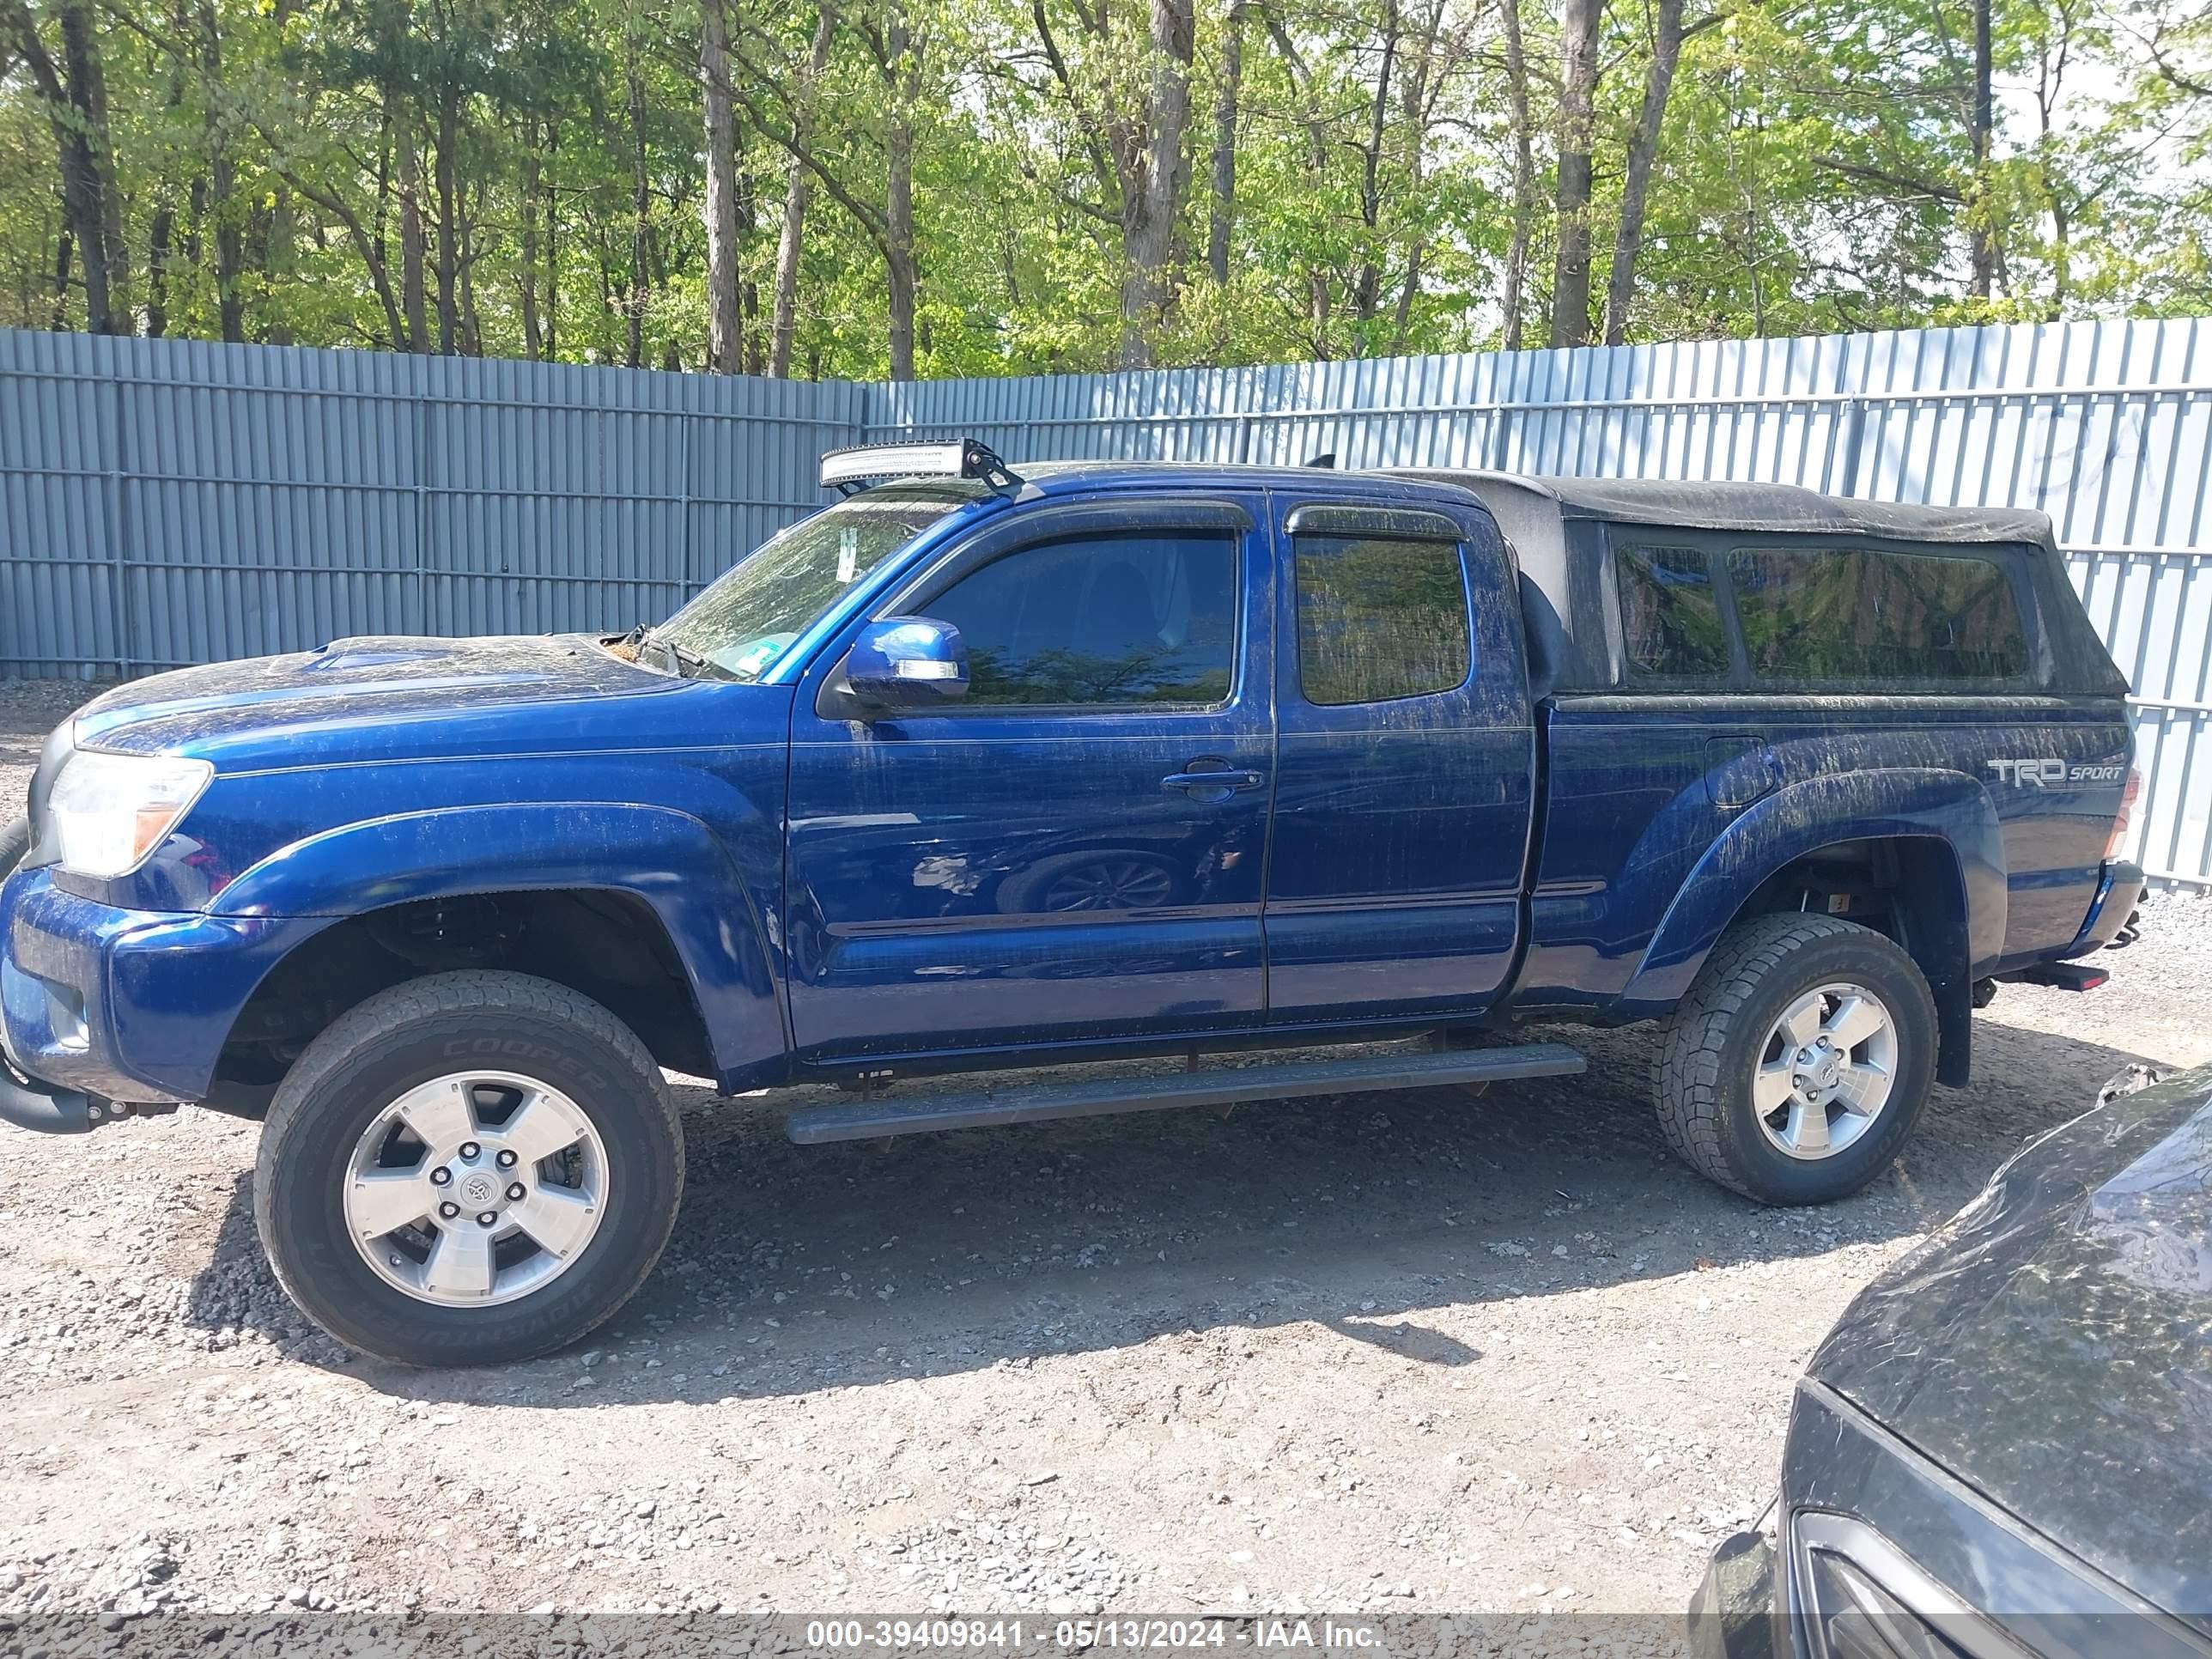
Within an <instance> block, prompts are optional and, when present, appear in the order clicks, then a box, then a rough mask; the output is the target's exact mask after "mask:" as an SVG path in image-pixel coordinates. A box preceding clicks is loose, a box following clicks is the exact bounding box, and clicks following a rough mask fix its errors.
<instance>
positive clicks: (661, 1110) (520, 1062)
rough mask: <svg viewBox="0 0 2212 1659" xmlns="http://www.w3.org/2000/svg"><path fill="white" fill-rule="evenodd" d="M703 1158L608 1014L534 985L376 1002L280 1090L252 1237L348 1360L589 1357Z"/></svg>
mask: <svg viewBox="0 0 2212 1659" xmlns="http://www.w3.org/2000/svg"><path fill="white" fill-rule="evenodd" d="M683 1185H684V1138H683V1132H682V1128H681V1126H680V1125H679V1123H678V1119H677V1115H676V1107H675V1103H674V1101H673V1099H672V1098H671V1096H670V1094H669V1092H668V1086H667V1085H666V1083H665V1081H664V1080H663V1079H662V1078H661V1075H660V1072H659V1067H658V1066H655V1065H654V1064H653V1059H652V1056H651V1055H650V1054H647V1052H646V1050H645V1047H644V1045H643V1044H642V1043H641V1042H639V1041H638V1039H637V1037H636V1036H635V1035H634V1034H633V1033H632V1032H631V1031H630V1030H629V1028H628V1027H626V1026H624V1025H623V1024H622V1023H621V1022H620V1021H618V1020H617V1019H616V1018H615V1017H614V1016H613V1015H612V1014H611V1013H609V1012H607V1011H606V1010H605V1008H602V1007H600V1006H599V1005H598V1004H597V1003H595V1002H592V1001H591V1000H588V999H587V998H585V997H582V996H579V995H578V994H575V993H574V992H573V991H569V990H568V989H565V988H564V987H561V986H557V985H554V984H550V983H549V982H548V981H544V980H538V979H532V978H529V977H527V976H526V975H520V974H498V973H457V974H441V975H436V976H435V977H433V978H429V979H424V980H417V981H413V982H411V983H410V984H406V985H402V986H399V987H396V988H394V989H392V990H390V991H386V992H385V993H383V994H380V995H379V996H375V997H372V998H371V999H369V1000H368V1001H367V1002H364V1003H363V1004H362V1005H361V1006H360V1007H358V1008H356V1009H355V1010H353V1012H350V1013H349V1014H347V1015H346V1016H345V1017H344V1018H342V1019H340V1020H339V1021H338V1022H337V1024H334V1025H333V1026H331V1029H330V1030H328V1031H325V1033H324V1034H323V1035H322V1036H319V1037H318V1038H317V1039H316V1040H315V1042H313V1044H311V1045H310V1046H309V1047H308V1048H307V1052H306V1053H305V1054H302V1055H301V1057H300V1060H299V1062H298V1064H296V1065H295V1066H294V1067H293V1068H292V1071H291V1073H290V1074H289V1076H288V1077H287V1078H286V1079H284V1082H283V1085H282V1086H281V1087H280V1088H279V1089H278V1090H277V1091H276V1098H275V1100H274V1101H273V1102H271V1103H270V1109H269V1118H268V1121H267V1123H266V1125H265V1126H264V1128H263V1131H262V1138H261V1149H260V1154H259V1158H258V1161H257V1163H256V1165H255V1170H254V1219H255V1222H256V1224H257V1225H258V1228H259V1230H260V1233H261V1242H262V1246H263V1248H264V1249H265V1250H266V1251H267V1252H268V1255H269V1259H270V1263H271V1264H272V1265H273V1266H274V1267H275V1268H276V1277H277V1279H278V1280H279V1282H280V1283H282V1284H283V1287H284V1289H285V1291H286V1292H287V1293H288V1294H289V1295H290V1296H291V1297H292V1299H293V1300H294V1301H295V1302H296V1303H298V1304H299V1305H300V1307H301V1310H302V1311H303V1312H305V1313H306V1314H307V1316H308V1317H309V1318H311V1319H313V1321H314V1322H315V1323H316V1324H318V1325H319V1326H320V1327H322V1328H323V1329H324V1330H325V1331H327V1332H329V1333H330V1334H331V1335H332V1336H334V1337H336V1338H337V1339H338V1340H340V1341H341V1342H343V1343H345V1344H346V1345H348V1346H350V1347H354V1348H358V1349H360V1350H361V1351H362V1352H366V1353H370V1354H374V1355H375V1356H377V1357H378V1358H384V1359H392V1360H397V1361H399V1362H401V1363H403V1364H415V1365H462V1364H496V1363H500V1362H502V1361H507V1360H514V1359H522V1358H528V1357H529V1356H531V1355H532V1354H538V1353H543V1352H547V1351H548V1350H550V1349H553V1348H557V1347H560V1346H563V1345H564V1344H567V1343H569V1342H573V1341H574V1340H576V1339H577V1338H579V1337H580V1336H582V1335H583V1334H585V1333H586V1332H588V1331H590V1330H591V1329H592V1328H594V1327H595V1326H597V1325H599V1323H600V1322H603V1321H605V1319H607V1318H608V1317H609V1316H611V1315H612V1314H613V1313H614V1312H615V1310H617V1308H619V1307H621V1306H622V1304H623V1303H624V1302H626V1301H628V1300H629V1297H631V1295H632V1294H634V1293H635V1291H636V1290H637V1288H638V1287H639V1285H641V1284H643V1283H644V1281H645V1279H646V1276H647V1274H648V1273H651V1272H652V1270H653V1263H654V1262H655V1261H658V1260H659V1255H660V1252H661V1250H662V1249H663V1248H664V1247H665V1245H666V1243H667V1242H668V1236H669V1232H670V1230H671V1227H672V1226H673V1225H674V1222H675V1218H676V1209H677V1204H678V1199H679V1197H680V1195H681V1194H682V1191H683Z"/></svg>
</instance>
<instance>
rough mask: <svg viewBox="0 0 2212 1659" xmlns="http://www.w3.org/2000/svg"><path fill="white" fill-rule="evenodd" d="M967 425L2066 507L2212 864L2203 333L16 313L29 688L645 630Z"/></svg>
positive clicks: (1085, 447) (1355, 459) (1055, 449)
mask: <svg viewBox="0 0 2212 1659" xmlns="http://www.w3.org/2000/svg"><path fill="white" fill-rule="evenodd" d="M956 431H957V432H970V433H974V434H975V435H978V436H980V437H982V438H983V439H985V440H986V441H989V442H991V443H993V444H994V446H995V447H998V448H999V449H1000V453H1003V454H1005V455H1006V456H1007V458H1008V459H1012V460H1023V459H1038V458H1044V457H1059V458H1072V457H1081V456H1098V457H1117V458H1128V457H1146V456H1157V457H1163V458H1169V457H1172V458H1182V459H1210V460H1223V461H1234V460H1253V461H1298V460H1304V459H1308V458H1309V457H1310V456H1312V455H1315V454H1316V453H1324V452H1332V451H1333V452H1334V453H1336V455H1337V456H1338V458H1339V462H1340V465H1346V466H1370V465H1421V464H1435V465H1487V466H1498V467H1504V468H1509V469H1514V470H1519V471H1538V472H1576V473H1600V474H1616V475H1625V476H1634V477H1711V478H1750V479H1767V480H1775V481H1781V482H1788V483H1806V484H1809V485H1812V486H1813V487H1814V488H1817V489H1827V490H1832V491H1836V492H1838V493H1842V494H1848V495H1869V496H1875V497H1880V498H1884V499H1890V500H1901V501H1934V502H1942V503H1955V504H1984V505H1996V504H2002V505H2009V506H2021V507H2039V508H2041V509H2043V510H2044V511H2045V512H2048V513H2051V516H2052V518H2053V519H2054V520H2056V521H2057V525H2058V532H2059V538H2060V541H2061V543H2062V544H2063V545H2064V546H2065V547H2066V549H2067V550H2068V553H2069V565H2070V568H2071V569H2072V571H2073V574H2074V577H2075V582H2076V585H2077V586H2079V587H2080V588H2081V592H2082V593H2083V596H2084V598H2085V599H2086V600H2087V604H2088V607H2089V613H2090V615H2091V617H2093V619H2094V620H2095V622H2096V623H2097V625H2098V627H2099V629H2100V630H2101V631H2102V633H2103V634H2104V635H2105V638H2106V641H2107V642H2108V643H2109V644H2110V645H2111V646H2112V651H2113V654H2114V655H2115V656H2116V657H2117V658H2118V659H2119V661H2120V664H2121V665H2122V666H2123V667H2124V668H2125V669H2126V670H2127V671H2128V674H2129V678H2130V681H2131V683H2132V684H2134V686H2135V688H2136V692H2137V694H2138V695H2137V702H2138V705H2139V709H2140V719H2139V734H2138V744H2139V750H2140V753H2141V757H2142V762H2143V764H2144V768H2145V770H2146V773H2147V775H2148V776H2149V778H2150V780H2151V787H2150V790H2149V792H2148V798H2147V804H2146V807H2145V810H2144V811H2142V813H2141V814H2140V815H2139V818H2138V824H2137V828H2136V850H2137V854H2138V856H2140V857H2141V858H2142V861H2143V862H2144V864H2145V865H2146V866H2147V867H2149V868H2151V869H2153V870H2154V871H2156V872H2160V874H2161V875H2163V876H2165V877H2166V878H2169V879H2176V880H2180V881H2184V882H2188V883H2192V884H2200V885H2208V884H2212V735H2208V731H2209V730H2212V684H2208V680H2212V569H2208V565H2207V560H2208V558H2212V522H2208V520H2212V321H2205V320H2193V319H2184V320H2178V321H2165V322H2132V323H2073V324H2054V325H2043V326H2036V325H2021V326H2015V327H2005V328H1988V329H1955V330H1936V331H1921V332H1909V333H1895V334H1878V335H1854V336H1848V337H1832V338H1824V339H1810V340H1773V341H1757V342H1724V343H1699V344H1688V345H1676V346H1650V347H1621V348H1596V349H1586V350H1579V351H1559V352H1524V353H1521V354H1518V355H1516V356H1503V355H1498V354H1492V355H1487V356H1452V357H1423V358H1405V359H1398V360H1393V361H1386V362H1360V363H1328V364H1301V365H1289V366H1281V367H1273V368H1243V369H1178V370H1161V371H1156V372H1152V373H1147V374H1115V375H1079V376H1066V377H1056V378H1052V379H1042V380H960V381H939V382H931V383H926V384H922V385H915V386H853V385H844V384H829V385H821V386H812V385H804V384H787V383H779V382H772V381H759V380H720V379H714V378H710V377H706V376H699V375H676V374H653V373H650V372H641V371H635V370H622V369H589V368H572V367H563V366H549V365H542V364H529V363H513V362H466V361H460V360H453V359H436V358H415V357H395V356H375V355H371V354H367V353H358V352H331V351H313V350H295V349H268V348H257V347H241V346H211V345H205V344H200V343H187V342H173V341H144V340H106V339H91V338H87V337H82V336H71V335H52V334H35V333H16V332H9V331H0V488H4V491H5V494H4V497H0V602H4V605H5V610H4V612H0V672H4V673H12V674H23V673H81V672H104V673H114V672H118V671H137V670H140V669H145V668H149V667H155V666H160V665H167V664H171V663H177V662H188V661H204V660H208V659H216V658H222V657H232V656H243V655H247V654H251V653H256V652H262V651H272V650H282V649H289V648H295V647H302V646H307V645H313V644H315V643H319V642H320V641H323V640H325V639H328V638H331V637H333V636H335V635H343V634H349V633H367V632H380V631H392V632H401V631H414V630H422V631H430V632H446V633H477V632H489V631H498V630H502V629H504V630H521V631H532V630H541V629H585V628H607V629H613V628H618V627H623V626H626V625H627V624H628V623H630V622H632V621H634V620H635V619H637V618H638V617H646V616H653V615H657V614H660V613H663V612H665V611H667V610H669V609H671V607H672V606H673V605H674V603H675V602H676V601H677V600H678V599H680V598H681V597H682V596H683V595H684V594H685V593H687V592H690V591H692V590H694V589H696V587H697V586H699V585H700V584H701V583H702V582H703V581H704V580H707V579H708V578H710V577H711V576H712V575H713V574H714V573H716V572H717V571H719V570H720V569H721V568H724V567H725V566H726V565H727V564H728V563H729V562H731V561H732V560H733V559H734V558H736V557H737V556H738V555H739V554H740V553H742V552H743V551H744V550H745V549H747V548H749V547H750V546H751V545H752V544H755V543H756V542H757V541H758V540H759V539H761V538H763V536H765V535H766V534H767V533H768V532H769V531H770V530H771V529H773V528H775V526H778V525H780V524H782V523H784V522H786V521H787V520H789V519H790V518H792V517H793V516H795V515H796V514H797V513H800V512H803V511H805V510H806V509H807V508H809V507H811V506H813V505H814V504H815V503H816V502H817V500H818V499H819V495H818V492H817V490H816V489H814V487H813V473H812V467H813V462H814V459H815V456H816V455H817V453H818V452H819V451H821V450H823V449H826V448H829V447H834V446H836V445H837V444H841V443H848V442H853V441H858V440H859V439H860V438H862V437H871V438H878V437H889V436H892V435H898V434H903V433H914V434H916V435H932V434H939V433H947V432H956Z"/></svg>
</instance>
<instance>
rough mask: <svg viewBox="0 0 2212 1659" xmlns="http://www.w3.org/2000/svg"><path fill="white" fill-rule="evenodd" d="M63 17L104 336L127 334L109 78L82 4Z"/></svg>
mask: <svg viewBox="0 0 2212 1659" xmlns="http://www.w3.org/2000/svg"><path fill="white" fill-rule="evenodd" d="M61 17H62V52H63V58H64V61H65V62H66V63H67V64H68V66H69V82H70V100H71V101H72V102H73V103H74V104H75V105H76V111H77V115H78V118H79V119H80V120H82V123H83V124H84V133H85V140H86V145H87V149H88V155H89V158H90V161H91V163H92V170H93V183H94V189H95V190H96V191H98V193H99V227H98V240H99V244H100V259H101V263H102V264H104V265H105V266H106V279H107V310H108V320H107V329H106V332H108V333H111V334H128V333H130V332H131V248H130V245H129V244H128V243H126V242H125V240H123V190H122V186H121V185H119V184H118V181H117V179H116V175H115V143H114V136H113V134H112V131H110V130H109V127H108V125H107V76H106V70H104V69H103V68H102V67H101V65H100V33H101V32H100V28H99V27H98V26H97V25H95V24H94V21H93V19H92V12H91V8H90V7H89V6H88V5H86V4H84V3H83V0H72V3H70V4H66V5H64V7H63V8H62V13H61Z"/></svg>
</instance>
